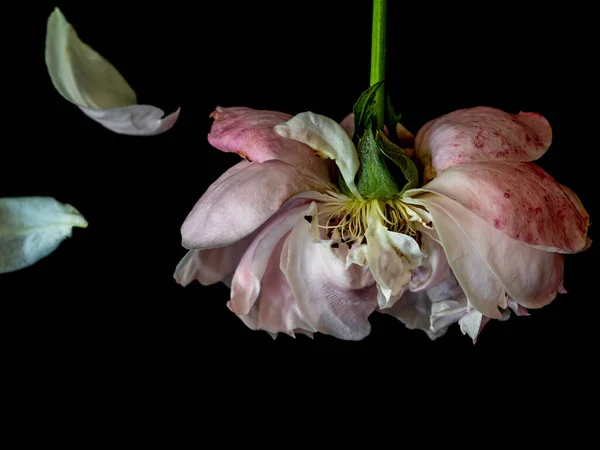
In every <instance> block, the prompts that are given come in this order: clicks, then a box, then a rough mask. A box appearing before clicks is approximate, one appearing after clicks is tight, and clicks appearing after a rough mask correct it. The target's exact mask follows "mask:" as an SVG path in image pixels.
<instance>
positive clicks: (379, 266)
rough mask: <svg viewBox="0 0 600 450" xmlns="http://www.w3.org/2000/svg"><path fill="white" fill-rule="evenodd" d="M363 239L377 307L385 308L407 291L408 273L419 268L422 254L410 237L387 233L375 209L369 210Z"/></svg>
mask: <svg viewBox="0 0 600 450" xmlns="http://www.w3.org/2000/svg"><path fill="white" fill-rule="evenodd" d="M365 236H366V238H367V242H368V243H367V249H366V252H367V260H368V262H369V267H370V268H371V272H372V273H373V277H374V278H375V280H377V286H378V289H379V293H380V295H379V296H378V303H379V307H380V308H382V309H383V308H389V307H390V306H392V304H393V299H396V298H398V296H400V295H402V293H403V292H404V291H405V290H406V289H408V286H409V284H410V281H411V270H412V269H415V268H417V267H418V266H420V265H421V262H422V260H423V257H424V256H425V255H424V254H423V253H422V252H421V250H420V249H419V244H417V242H416V241H415V240H414V239H413V238H411V237H410V236H407V235H405V234H401V233H394V232H391V231H388V229H387V228H386V227H385V226H384V225H383V224H382V219H381V217H380V216H379V213H378V212H377V210H376V209H375V208H371V211H370V214H369V218H368V226H367V231H366V232H365Z"/></svg>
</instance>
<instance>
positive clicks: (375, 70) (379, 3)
mask: <svg viewBox="0 0 600 450" xmlns="http://www.w3.org/2000/svg"><path fill="white" fill-rule="evenodd" d="M386 12H387V0H373V31H372V35H371V86H372V85H374V84H375V83H377V82H379V81H381V80H383V79H384V78H385V25H386V23H385V22H386V20H385V19H386ZM384 100H385V85H384V86H382V87H381V88H380V89H379V90H378V92H377V97H376V99H375V105H374V108H375V111H373V112H374V113H375V117H376V118H377V128H378V129H380V130H383V124H384V104H385V102H384Z"/></svg>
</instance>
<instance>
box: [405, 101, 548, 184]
mask: <svg viewBox="0 0 600 450" xmlns="http://www.w3.org/2000/svg"><path fill="white" fill-rule="evenodd" d="M551 142H552V129H551V127H550V124H549V123H548V121H547V120H546V119H545V118H544V117H543V116H541V115H539V114H536V113H530V112H520V113H519V114H508V113H506V112H504V111H501V110H499V109H495V108H489V107H484V106H479V107H476V108H469V109H460V110H458V111H453V112H451V113H449V114H446V115H444V116H441V117H439V118H437V119H434V120H432V121H430V122H428V123H426V124H425V125H424V126H423V127H422V128H421V129H420V130H419V132H418V133H417V136H416V140H415V149H416V154H417V160H418V161H419V162H420V164H421V165H422V167H423V171H424V183H427V182H428V181H429V180H431V179H433V178H435V177H436V176H438V175H440V174H441V173H442V172H443V171H444V170H446V169H448V168H449V167H452V166H454V165H457V164H463V163H472V162H479V161H535V160H536V159H538V158H540V157H541V156H542V155H543V154H544V153H545V152H546V150H548V147H550V144H551Z"/></svg>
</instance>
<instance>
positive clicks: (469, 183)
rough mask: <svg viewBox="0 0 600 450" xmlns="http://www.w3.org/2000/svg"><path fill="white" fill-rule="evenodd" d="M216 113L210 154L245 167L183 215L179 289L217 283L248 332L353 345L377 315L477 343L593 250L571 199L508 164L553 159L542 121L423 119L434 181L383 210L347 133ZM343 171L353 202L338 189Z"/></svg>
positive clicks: (270, 117)
mask: <svg viewBox="0 0 600 450" xmlns="http://www.w3.org/2000/svg"><path fill="white" fill-rule="evenodd" d="M478 110H480V111H482V112H483V113H485V114H478V113H477V111H478ZM461 115H462V116H464V117H466V118H467V120H462V119H461ZM212 117H213V118H214V123H213V126H212V129H211V132H210V134H209V137H208V139H209V142H210V143H211V145H213V146H214V147H216V148H217V149H220V150H222V151H229V152H235V153H238V154H240V155H241V156H242V157H244V158H245V159H246V160H244V161H242V162H240V163H238V164H237V165H236V166H234V167H232V168H231V169H229V170H228V171H227V172H225V174H223V175H222V176H221V177H220V178H219V179H218V180H217V181H215V183H213V184H212V185H211V186H210V188H209V189H208V191H207V192H206V193H205V194H204V195H203V196H202V198H201V199H200V200H199V201H198V203H197V204H196V205H195V206H194V208H193V209H192V211H191V212H190V214H189V215H188V217H187V219H186V220H185V222H184V224H183V226H182V229H181V231H182V237H183V245H184V247H186V248H188V249H189V251H188V253H187V255H186V256H185V257H184V258H183V259H182V261H181V262H180V263H179V265H178V267H177V269H176V271H175V278H176V280H177V281H178V282H179V283H180V284H182V285H184V286H185V285H187V284H189V283H190V282H192V281H193V280H194V279H195V280H198V281H199V282H200V283H202V284H204V285H209V284H213V283H217V282H224V283H226V284H227V285H229V286H230V287H231V299H230V301H229V302H228V306H229V308H230V309H231V310H232V311H233V312H234V313H236V314H237V315H238V316H239V317H240V318H241V319H242V320H243V321H244V322H245V323H246V325H248V326H249V327H250V328H252V329H261V330H265V331H267V332H269V333H271V334H273V335H276V334H277V333H279V332H283V333H287V334H290V335H294V333H297V332H300V333H305V334H308V335H312V333H314V332H321V333H325V334H330V335H333V336H335V337H338V338H341V339H349V340H357V339H362V338H364V337H365V336H367V335H368V334H369V331H370V325H369V321H368V317H369V315H370V314H371V313H372V312H373V311H379V312H385V313H388V314H392V315H394V316H395V317H397V318H399V319H400V320H401V321H402V322H404V323H405V324H406V326H407V327H409V328H418V329H422V330H424V331H426V332H427V333H428V335H429V336H430V337H432V338H435V337H438V336H440V335H442V334H443V333H444V332H445V331H446V329H447V327H448V326H450V325H451V324H453V323H455V322H457V321H458V322H459V324H460V326H461V329H462V330H463V332H465V333H469V335H470V336H471V337H473V339H475V338H476V336H477V334H478V332H479V331H480V330H481V328H482V326H483V325H484V324H485V323H486V321H487V320H489V318H498V319H506V318H507V315H508V313H507V311H508V308H511V309H512V310H513V311H515V312H516V313H517V314H521V315H522V314H527V311H526V310H525V309H524V308H523V307H529V308H535V307H540V306H543V305H545V304H547V303H548V302H550V301H551V300H552V299H553V298H554V297H555V295H556V292H557V291H558V292H563V291H564V290H563V288H562V278H563V259H562V254H561V253H565V252H576V251H580V250H583V249H584V248H585V246H586V245H588V244H587V243H586V242H587V241H586V233H587V226H588V217H587V215H586V214H585V211H584V209H583V207H582V206H581V204H580V203H579V202H578V200H577V197H576V196H575V194H573V193H572V192H571V191H569V190H568V189H566V188H564V187H561V186H560V185H559V184H557V183H556V182H555V181H554V180H553V179H552V178H551V177H550V176H549V175H547V174H546V173H545V172H543V171H542V170H541V169H540V168H539V167H537V166H535V165H534V164H532V163H528V162H515V161H514V159H516V158H518V161H526V160H527V159H529V160H533V159H535V158H538V157H539V156H540V155H541V154H542V153H543V152H544V151H545V149H547V147H548V145H549V142H550V128H549V126H548V125H547V122H545V120H544V119H543V118H541V117H540V116H537V115H531V114H526V115H523V116H522V117H521V120H520V121H518V120H516V119H515V120H513V119H511V117H513V116H510V115H508V114H505V113H503V112H501V111H498V110H495V109H491V108H474V109H472V110H465V111H457V112H455V113H452V114H450V115H448V116H444V117H442V118H440V119H437V121H432V122H430V123H429V124H427V125H426V126H425V127H423V129H422V130H421V131H420V132H419V133H418V134H417V137H416V153H417V157H418V159H419V161H420V162H421V163H422V165H423V167H424V170H425V173H426V174H429V175H428V177H429V178H432V179H433V178H434V177H435V175H437V177H436V178H434V179H433V180H432V181H431V182H429V183H428V184H426V185H425V186H423V187H422V188H420V189H413V190H409V191H407V192H405V193H404V194H403V195H401V196H398V198H394V199H391V200H389V199H387V200H378V199H368V200H366V199H363V198H362V197H361V195H360V193H359V192H358V190H357V188H356V185H355V184H354V178H355V175H356V173H357V171H358V168H359V160H358V156H357V153H356V149H355V147H354V144H353V142H352V140H351V139H350V135H351V134H352V132H353V130H352V127H351V126H349V127H347V131H346V130H344V128H343V127H342V126H341V125H340V124H338V123H336V122H335V121H333V120H331V119H329V118H327V117H324V116H321V115H317V114H313V113H310V112H308V113H301V114H298V115H297V116H295V117H291V116H289V115H287V114H283V113H277V112H270V111H256V110H252V109H249V108H217V109H216V111H215V112H214V113H213V115H212ZM478 117H479V120H478V119H477V118H478ZM517 117H519V116H517ZM523 117H526V119H524V120H523ZM515 121H516V124H515ZM346 124H352V120H351V119H350V120H345V121H344V122H343V125H346ZM544 124H545V125H544ZM405 131H406V130H404V129H399V130H398V132H399V133H405ZM469 136H471V138H470V139H469ZM403 137H404V138H405V137H406V136H403ZM504 142H508V144H507V145H505V144H504ZM455 143H456V144H458V145H456V146H455V145H454V144H455ZM540 143H541V146H544V147H545V148H544V149H543V150H539V148H538V147H539V146H540ZM443 146H445V147H447V148H448V149H445V148H442V147H443ZM452 152H454V153H452ZM511 152H512V153H511ZM523 153H525V154H529V155H530V156H529V157H527V156H525V155H524V154H523ZM511 154H514V155H518V156H511ZM442 155H443V156H444V157H443V158H442ZM499 159H500V161H499ZM331 160H333V161H334V162H335V165H334V164H332V161H331ZM475 161H477V162H475ZM336 166H337V167H336ZM338 174H339V175H341V176H342V177H343V179H344V181H345V183H346V185H347V186H348V188H349V190H350V191H351V192H352V193H353V194H354V198H350V197H347V196H346V195H344V194H342V193H341V192H340V191H339V189H338V188H337V186H336V182H335V180H337V179H338ZM522 187H525V189H523V190H521V188H522ZM474 192H477V195H474V194H473V193H474ZM553 217H561V218H562V219H561V221H560V223H555V222H554V221H550V218H553ZM498 308H501V309H498Z"/></svg>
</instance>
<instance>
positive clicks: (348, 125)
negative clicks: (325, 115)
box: [340, 113, 354, 138]
mask: <svg viewBox="0 0 600 450" xmlns="http://www.w3.org/2000/svg"><path fill="white" fill-rule="evenodd" d="M340 125H341V126H342V128H343V129H344V130H346V133H348V136H350V138H352V137H353V136H354V113H350V114H348V115H347V116H346V117H344V118H343V119H342V121H341V122H340Z"/></svg>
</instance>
